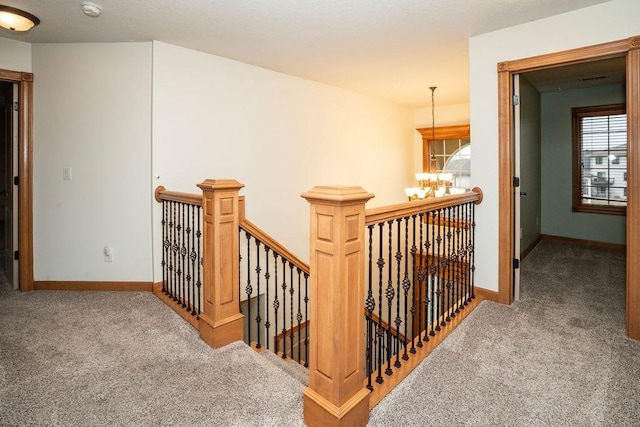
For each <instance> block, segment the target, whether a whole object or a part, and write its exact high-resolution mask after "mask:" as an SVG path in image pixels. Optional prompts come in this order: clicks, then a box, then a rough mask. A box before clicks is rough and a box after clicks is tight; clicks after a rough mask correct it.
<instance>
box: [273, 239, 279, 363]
mask: <svg viewBox="0 0 640 427" xmlns="http://www.w3.org/2000/svg"><path fill="white" fill-rule="evenodd" d="M278 258H279V255H278V254H277V253H276V251H273V265H274V282H273V283H274V285H275V286H274V292H273V295H274V299H273V318H274V320H275V325H274V326H275V330H276V334H277V333H278V309H279V308H280V301H278V287H277V286H278ZM274 339H275V340H276V341H275V342H274V343H273V351H274V353H278V349H279V348H280V344H279V343H278V337H277V336H276V338H274Z"/></svg>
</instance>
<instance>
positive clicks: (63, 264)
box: [32, 43, 152, 281]
mask: <svg viewBox="0 0 640 427" xmlns="http://www.w3.org/2000/svg"><path fill="white" fill-rule="evenodd" d="M151 47H152V45H151V43H113V44H109V43H107V44H34V45H33V46H32V49H33V72H34V75H35V83H34V141H33V146H34V150H33V151H34V153H33V156H34V177H33V179H34V200H33V202H34V258H35V259H34V275H35V280H69V281H82V280H88V281H151V279H152V257H151V251H152V248H151V209H152V206H151V198H150V197H149V191H150V188H151V178H150V177H151V165H150V163H151V162H150V158H151V53H152V49H151ZM67 166H68V167H71V168H72V180H70V181H65V180H63V179H62V170H63V167H67ZM107 244H109V245H111V246H112V247H113V248H114V261H113V262H111V263H106V262H104V261H103V248H104V246H105V245H107Z"/></svg>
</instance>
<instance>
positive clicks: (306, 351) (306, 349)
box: [304, 273, 309, 368]
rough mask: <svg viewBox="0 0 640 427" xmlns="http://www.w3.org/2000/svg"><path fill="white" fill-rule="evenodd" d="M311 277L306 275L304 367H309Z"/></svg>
mask: <svg viewBox="0 0 640 427" xmlns="http://www.w3.org/2000/svg"><path fill="white" fill-rule="evenodd" d="M308 306H309V275H308V274H307V273H304V321H305V324H306V326H305V328H304V366H305V368H308V367H309V310H308V308H309V307H308Z"/></svg>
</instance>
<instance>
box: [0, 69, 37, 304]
mask: <svg viewBox="0 0 640 427" xmlns="http://www.w3.org/2000/svg"><path fill="white" fill-rule="evenodd" d="M0 80H2V81H6V82H12V83H17V84H18V102H19V105H20V109H19V110H18V177H19V180H20V182H19V185H18V224H19V225H18V229H19V230H18V251H19V252H20V264H19V280H20V290H21V291H25V292H26V291H31V290H33V74H32V73H24V72H20V71H11V70H0Z"/></svg>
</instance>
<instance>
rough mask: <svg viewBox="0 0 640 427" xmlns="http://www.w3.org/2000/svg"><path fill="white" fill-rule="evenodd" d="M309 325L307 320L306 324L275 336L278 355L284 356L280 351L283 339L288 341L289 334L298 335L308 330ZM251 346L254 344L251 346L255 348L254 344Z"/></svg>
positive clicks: (301, 323) (295, 326)
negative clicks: (303, 330) (305, 329)
mask: <svg viewBox="0 0 640 427" xmlns="http://www.w3.org/2000/svg"><path fill="white" fill-rule="evenodd" d="M308 323H309V321H308V320H305V321H304V322H300V324H299V325H294V326H293V327H292V328H289V329H287V330H286V331H285V332H280V333H279V334H277V335H275V336H274V337H273V339H274V342H275V352H276V353H277V354H280V355H281V356H282V351H281V350H280V341H282V340H283V339H287V337H288V336H289V334H290V333H292V332H293V333H294V334H295V333H297V332H298V331H299V330H300V329H304V328H306V327H307V324H308ZM294 341H295V340H294ZM251 344H252V345H251V346H252V347H255V346H254V345H253V343H251ZM263 347H264V345H263ZM256 350H259V349H256ZM287 357H289V356H287ZM301 364H303V363H301Z"/></svg>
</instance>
